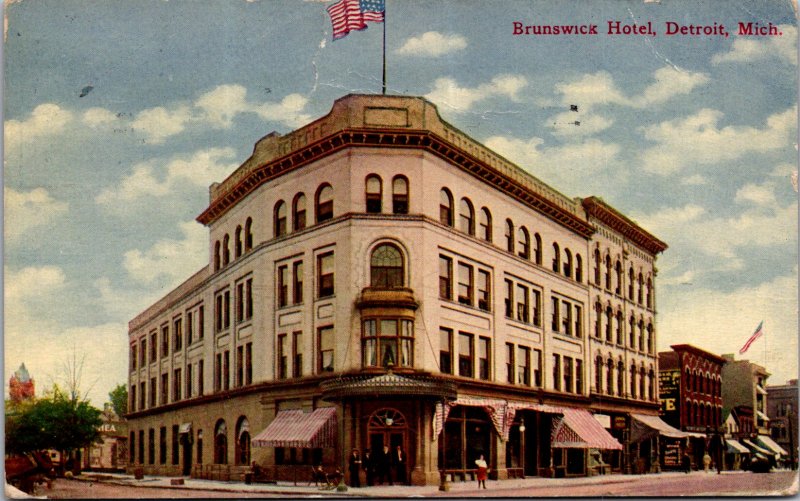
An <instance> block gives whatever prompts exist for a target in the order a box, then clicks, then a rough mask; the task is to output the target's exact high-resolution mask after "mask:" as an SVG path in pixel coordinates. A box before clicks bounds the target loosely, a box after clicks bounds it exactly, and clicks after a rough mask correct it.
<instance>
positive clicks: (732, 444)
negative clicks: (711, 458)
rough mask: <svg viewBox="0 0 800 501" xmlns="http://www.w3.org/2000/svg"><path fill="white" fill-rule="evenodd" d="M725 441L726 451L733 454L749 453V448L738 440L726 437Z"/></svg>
mask: <svg viewBox="0 0 800 501" xmlns="http://www.w3.org/2000/svg"><path fill="white" fill-rule="evenodd" d="M725 443H726V444H728V452H732V453H734V454H750V449H748V448H747V447H745V446H744V445H742V444H740V443H739V441H738V440H735V439H733V438H728V439H726V440H725Z"/></svg>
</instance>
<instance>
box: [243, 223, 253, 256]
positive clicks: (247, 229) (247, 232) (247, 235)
mask: <svg viewBox="0 0 800 501" xmlns="http://www.w3.org/2000/svg"><path fill="white" fill-rule="evenodd" d="M252 248H253V218H252V217H248V218H247V221H245V222H244V251H245V252H247V251H249V250H250V249H252Z"/></svg>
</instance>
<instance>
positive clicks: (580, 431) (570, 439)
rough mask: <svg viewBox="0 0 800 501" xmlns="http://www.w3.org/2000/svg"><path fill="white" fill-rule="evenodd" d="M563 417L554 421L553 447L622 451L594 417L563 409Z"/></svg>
mask: <svg viewBox="0 0 800 501" xmlns="http://www.w3.org/2000/svg"><path fill="white" fill-rule="evenodd" d="M562 412H563V414H564V415H563V416H561V417H558V418H555V419H553V429H552V431H551V435H550V442H551V446H552V447H555V448H572V449H622V444H620V443H619V441H618V440H617V439H616V438H614V437H612V436H611V434H610V433H608V432H607V431H606V430H605V429H604V428H603V425H601V424H600V423H599V422H598V421H597V420H596V419H595V418H594V416H592V415H591V413H589V412H588V411H586V410H583V409H571V408H568V407H564V408H562Z"/></svg>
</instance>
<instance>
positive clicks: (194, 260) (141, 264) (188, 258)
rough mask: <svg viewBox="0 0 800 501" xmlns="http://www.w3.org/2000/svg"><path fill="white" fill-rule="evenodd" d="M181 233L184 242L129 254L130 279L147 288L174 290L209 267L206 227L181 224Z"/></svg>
mask: <svg viewBox="0 0 800 501" xmlns="http://www.w3.org/2000/svg"><path fill="white" fill-rule="evenodd" d="M180 229H181V233H182V238H181V239H164V240H160V241H158V242H156V243H155V244H153V245H152V246H151V247H150V248H149V249H146V250H140V249H133V250H129V251H127V252H126V253H125V257H124V260H123V267H124V268H125V270H126V271H127V272H128V274H129V275H130V277H131V278H132V279H134V280H135V281H137V282H139V283H142V284H145V285H155V286H158V287H160V288H162V289H164V290H170V289H171V288H173V287H175V286H177V285H178V284H180V283H181V282H182V281H183V280H185V279H186V277H188V276H190V275H192V274H193V273H195V272H197V270H198V269H200V267H201V266H202V265H203V264H204V263H207V262H208V232H207V231H206V229H205V227H203V226H202V225H200V224H198V223H196V222H194V221H188V222H185V223H181V225H180Z"/></svg>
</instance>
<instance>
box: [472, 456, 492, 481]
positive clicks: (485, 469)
mask: <svg viewBox="0 0 800 501" xmlns="http://www.w3.org/2000/svg"><path fill="white" fill-rule="evenodd" d="M475 466H477V467H478V473H477V475H476V477H477V478H478V489H480V488H481V485H482V486H483V488H484V489H485V488H486V477H487V476H489V465H488V464H486V460H485V459H483V454H481V457H479V458H478V459H476V460H475Z"/></svg>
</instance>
